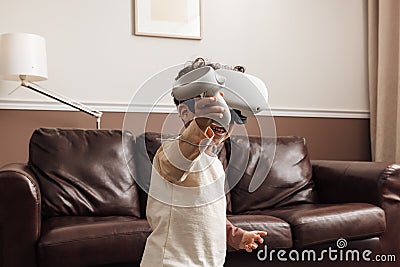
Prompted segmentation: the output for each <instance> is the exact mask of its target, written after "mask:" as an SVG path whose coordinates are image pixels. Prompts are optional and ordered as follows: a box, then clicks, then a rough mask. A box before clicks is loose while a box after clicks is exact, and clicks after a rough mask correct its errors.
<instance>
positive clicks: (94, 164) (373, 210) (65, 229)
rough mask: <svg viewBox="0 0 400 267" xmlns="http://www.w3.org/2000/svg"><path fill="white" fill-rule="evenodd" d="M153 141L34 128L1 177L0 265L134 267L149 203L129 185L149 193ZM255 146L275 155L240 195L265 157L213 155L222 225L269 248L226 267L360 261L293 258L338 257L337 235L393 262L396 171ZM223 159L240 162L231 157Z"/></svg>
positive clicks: (399, 215)
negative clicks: (259, 233)
mask: <svg viewBox="0 0 400 267" xmlns="http://www.w3.org/2000/svg"><path fill="white" fill-rule="evenodd" d="M159 137H160V135H159V134H157V133H146V134H142V135H140V136H137V137H136V139H135V138H134V137H133V136H132V135H131V134H129V133H126V132H125V133H122V132H121V131H119V130H78V129H38V130H36V131H35V132H34V133H33V135H32V137H31V140H30V145H29V162H28V163H27V164H9V165H7V166H4V167H2V168H1V169H0V266H3V267H17V266H24V267H26V266H51V267H54V266H57V267H59V266H68V267H72V266H138V264H139V262H140V258H141V255H142V252H143V249H144V245H145V241H146V238H147V236H148V235H149V234H150V232H151V229H150V227H149V225H148V224H147V221H146V217H145V209H146V208H145V206H146V198H147V195H146V193H144V191H143V190H142V189H141V188H140V187H139V186H137V183H136V181H140V184H142V185H144V187H146V184H148V182H149V179H150V172H151V163H150V161H151V160H152V158H153V156H154V154H155V152H156V150H157V148H158V147H159V146H160V141H159ZM264 141H266V142H264V143H263V148H262V149H263V151H271V149H272V148H273V147H274V146H275V143H276V153H275V157H274V158H273V161H272V168H271V170H270V171H269V173H268V175H267V177H266V179H265V180H264V182H263V183H262V185H261V186H260V187H259V188H258V189H257V190H256V191H254V192H252V193H249V190H248V187H249V184H250V181H251V179H252V177H253V176H254V175H259V172H258V173H255V169H256V168H255V166H256V164H257V163H259V162H260V163H261V165H260V166H261V167H263V166H264V165H265V168H267V166H268V164H263V162H265V163H267V162H269V161H271V160H272V157H271V155H269V153H260V151H261V146H260V144H261V143H260V139H259V138H250V142H246V138H244V137H240V136H239V137H238V136H235V137H232V138H231V140H230V141H229V142H226V143H225V145H224V148H223V149H222V151H221V152H220V154H219V157H220V159H221V161H222V162H223V164H224V166H225V167H226V173H227V181H228V182H229V183H231V182H232V181H233V180H235V179H236V180H235V181H236V184H235V185H234V187H233V189H232V190H231V191H230V193H229V194H227V200H228V206H227V213H228V217H229V219H230V221H231V222H232V223H233V224H235V225H237V226H239V227H242V228H244V229H247V230H265V231H267V232H268V236H267V237H266V244H267V248H266V247H265V246H264V245H262V246H260V247H259V250H256V251H253V252H252V253H247V252H244V251H233V249H229V250H228V254H227V258H226V264H225V266H244V265H245V266H298V265H303V266H312V265H316V266H328V265H335V264H337V265H335V266H363V264H366V262H363V261H362V260H360V261H351V262H349V261H340V260H339V258H338V259H336V261H333V260H332V259H330V258H328V255H327V254H326V253H325V257H324V258H323V259H324V261H323V262H320V261H318V258H320V256H321V255H323V254H317V259H316V260H312V258H311V260H308V261H307V258H306V260H303V261H302V260H301V258H299V260H296V255H297V254H296V252H297V253H299V255H301V253H302V252H305V251H308V252H309V250H313V251H316V253H322V252H323V251H324V250H325V252H326V251H328V250H327V249H328V248H331V249H336V250H337V251H338V253H337V256H338V257H339V251H340V250H341V249H342V247H343V246H342V245H340V246H341V247H338V246H339V243H337V241H338V239H339V238H342V239H341V241H342V242H347V246H346V247H344V248H343V249H342V250H343V251H344V250H345V249H349V248H351V249H358V250H359V251H362V250H366V249H369V250H371V251H372V252H373V254H372V255H369V257H370V258H371V259H372V258H373V256H374V255H375V254H378V253H380V254H397V256H398V255H399V254H398V253H399V251H400V234H399V233H398V232H397V229H398V226H399V225H400V166H399V165H394V164H392V165H388V164H385V163H374V162H344V161H343V162H339V161H310V159H309V156H308V152H307V148H306V144H305V140H304V139H303V138H301V137H278V138H277V139H274V138H266V139H265V140H264ZM233 151H235V155H243V156H235V157H231V154H232V153H233ZM238 152H239V153H238ZM243 157H247V158H246V159H245V158H243ZM243 170H244V172H243ZM261 171H262V168H261ZM261 173H262V172H261ZM239 176H240V177H239ZM134 178H135V179H134ZM237 178H240V179H239V180H237ZM272 250H274V253H275V254H272V255H271V252H272ZM266 251H268V254H266V253H265V252H266ZM290 253H291V254H290ZM343 253H344V252H343ZM266 255H268V256H267V257H265V258H266V259H265V261H262V260H261V259H263V257H264V256H266ZM278 255H280V257H278ZM290 255H291V256H292V257H290ZM305 255H306V254H305ZM285 258H286V261H283V260H284V259H285ZM399 260H400V259H399ZM392 265H393V266H396V264H392ZM368 266H377V262H373V263H371V264H369V265H368ZM384 266H390V264H389V263H388V264H385V265H384Z"/></svg>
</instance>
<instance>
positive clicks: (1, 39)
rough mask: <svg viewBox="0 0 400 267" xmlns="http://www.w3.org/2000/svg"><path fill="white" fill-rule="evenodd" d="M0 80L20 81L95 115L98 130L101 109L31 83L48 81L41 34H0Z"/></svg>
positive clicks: (38, 91)
mask: <svg viewBox="0 0 400 267" xmlns="http://www.w3.org/2000/svg"><path fill="white" fill-rule="evenodd" d="M0 79H2V80H9V81H19V82H21V85H20V86H22V87H25V88H28V89H30V90H32V91H35V92H37V93H39V94H42V95H45V96H47V97H50V98H52V99H54V100H56V101H58V102H61V103H63V104H65V105H68V106H70V107H72V108H75V109H77V110H79V111H82V112H84V113H86V114H89V115H91V116H93V117H95V118H96V128H97V129H100V122H101V116H102V114H103V113H102V112H101V111H98V110H95V109H92V108H90V107H88V106H86V105H83V104H81V103H79V102H76V101H74V100H71V99H69V98H67V97H65V96H62V95H60V94H56V93H54V92H51V91H49V90H46V89H44V88H42V87H40V86H39V85H38V84H36V83H34V82H36V81H44V80H47V55H46V42H45V40H44V38H43V37H41V36H39V35H36V34H30V33H7V34H2V35H0Z"/></svg>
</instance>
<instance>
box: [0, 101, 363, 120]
mask: <svg viewBox="0 0 400 267" xmlns="http://www.w3.org/2000/svg"><path fill="white" fill-rule="evenodd" d="M84 104H85V105H87V106H89V107H92V108H94V109H98V110H100V111H103V112H126V111H127V110H128V104H127V103H99V102H86V103H84ZM0 109H13V110H59V111H73V110H74V109H72V108H70V107H68V106H66V105H63V104H61V103H57V102H51V101H38V100H37V101H35V100H2V99H0ZM129 111H130V112H156V113H171V112H176V110H175V106H174V105H167V104H159V105H157V106H155V107H152V105H149V104H135V105H131V106H130V107H129ZM271 113H272V115H273V116H276V117H314V118H350V119H368V118H369V111H366V110H365V111H364V110H334V109H311V108H310V109H297V108H274V107H273V108H271ZM268 114H270V113H269V112H262V113H261V114H260V115H268Z"/></svg>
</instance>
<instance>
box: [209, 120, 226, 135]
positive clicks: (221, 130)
mask: <svg viewBox="0 0 400 267" xmlns="http://www.w3.org/2000/svg"><path fill="white" fill-rule="evenodd" d="M210 128H211V130H213V132H214V134H215V135H217V136H223V135H225V134H226V130H225V128H224V127H222V126H219V125H217V124H214V123H212V124H211V125H210Z"/></svg>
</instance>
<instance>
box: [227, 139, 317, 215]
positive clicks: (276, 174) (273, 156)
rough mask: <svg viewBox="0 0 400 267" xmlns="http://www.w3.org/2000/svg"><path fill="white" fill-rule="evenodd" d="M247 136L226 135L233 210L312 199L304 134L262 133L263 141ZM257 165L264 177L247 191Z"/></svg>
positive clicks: (241, 211) (313, 199)
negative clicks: (230, 149)
mask: <svg viewBox="0 0 400 267" xmlns="http://www.w3.org/2000/svg"><path fill="white" fill-rule="evenodd" d="M247 138H248V137H244V136H233V137H231V138H230V139H231V146H232V155H231V158H230V164H229V166H228V174H227V179H228V181H230V183H232V181H234V182H235V185H231V187H233V189H232V190H231V201H232V211H233V213H234V214H239V213H243V212H245V211H250V210H260V209H268V208H272V207H280V206H286V205H291V204H297V203H313V202H315V201H316V193H315V190H314V183H313V181H312V180H311V174H312V170H311V163H310V158H309V155H308V152H307V147H306V142H305V139H304V138H302V137H296V136H288V137H277V138H273V137H271V138H268V137H263V142H261V138H260V137H250V138H248V141H247ZM261 143H262V145H261ZM261 151H262V152H261ZM257 168H259V169H258V170H257V171H258V175H259V174H260V173H262V174H264V176H263V177H262V178H264V177H265V179H263V182H262V183H261V185H260V186H259V187H258V188H257V189H256V190H255V191H254V192H249V191H251V190H249V186H250V183H251V180H252V179H253V177H254V176H257V175H255V170H256V169H257ZM250 188H251V187H250Z"/></svg>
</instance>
